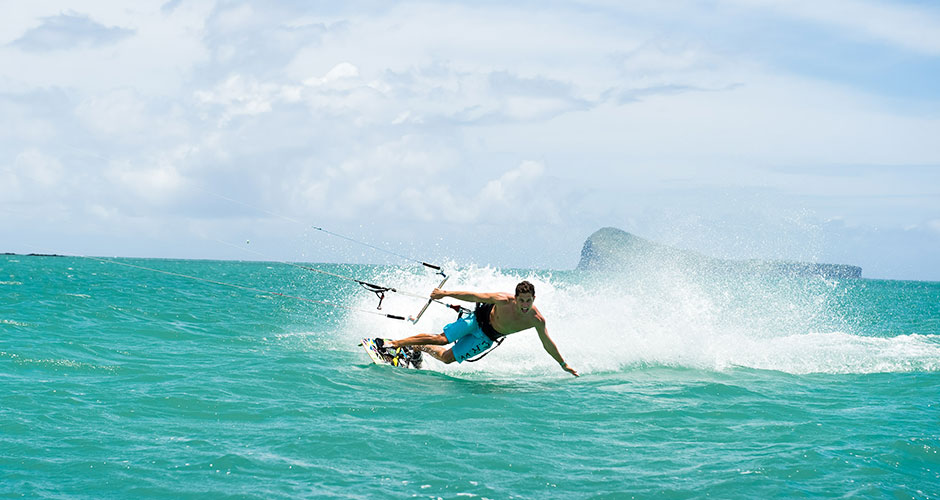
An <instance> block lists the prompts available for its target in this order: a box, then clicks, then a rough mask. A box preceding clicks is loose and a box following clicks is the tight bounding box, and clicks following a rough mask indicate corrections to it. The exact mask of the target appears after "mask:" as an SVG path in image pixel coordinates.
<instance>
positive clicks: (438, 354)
mask: <svg viewBox="0 0 940 500" xmlns="http://www.w3.org/2000/svg"><path fill="white" fill-rule="evenodd" d="M415 349H418V350H420V351H424V352H426V353H428V354H430V355H431V356H434V358H435V359H437V360H438V361H440V362H442V363H444V364H447V365H449V364H451V363H453V362H454V361H456V360H455V359H454V350H453V349H444V348H443V347H440V346H436V345H421V346H418V347H415Z"/></svg>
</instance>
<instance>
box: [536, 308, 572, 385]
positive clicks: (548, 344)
mask: <svg viewBox="0 0 940 500" xmlns="http://www.w3.org/2000/svg"><path fill="white" fill-rule="evenodd" d="M535 331H537V332H539V340H541V341H542V347H543V348H544V349H545V352H547V353H548V355H549V356H551V357H553V358H555V361H557V362H558V364H559V365H561V369H562V370H564V371H566V372H568V373H570V374H572V375H574V376H575V377H577V376H579V375H578V372H577V371H576V370H575V369H574V368H572V367H570V366H568V363H565V360H564V359H562V357H561V354H560V353H559V352H558V347H556V346H555V342H552V338H551V337H549V336H548V327H546V326H545V322H544V321H540V322H538V323H537V324H536V325H535Z"/></svg>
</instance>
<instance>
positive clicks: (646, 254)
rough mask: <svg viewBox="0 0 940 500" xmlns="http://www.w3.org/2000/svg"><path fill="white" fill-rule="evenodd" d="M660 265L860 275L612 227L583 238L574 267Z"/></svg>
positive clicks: (827, 275)
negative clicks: (690, 246) (722, 254)
mask: <svg viewBox="0 0 940 500" xmlns="http://www.w3.org/2000/svg"><path fill="white" fill-rule="evenodd" d="M662 266H681V267H684V268H694V269H707V270H708V271H710V272H735V273H756V274H780V275H788V276H821V277H824V278H830V279H832V278H836V279H844V278H861V277H862V268H861V267H858V266H850V265H844V264H816V263H812V262H797V261H774V260H757V259H749V260H727V259H716V258H714V257H708V256H706V255H703V254H700V253H697V252H692V251H688V250H680V249H678V248H673V247H670V246H668V245H663V244H660V243H656V242H653V241H650V240H647V239H643V238H640V237H639V236H636V235H633V234H630V233H628V232H626V231H623V230H620V229H617V228H613V227H605V228H602V229H599V230H598V231H596V232H595V233H594V234H592V235H591V236H590V237H589V238H588V239H587V240H586V241H585V242H584V247H583V248H582V249H581V261H580V262H578V267H577V269H578V270H580V271H618V270H621V271H627V270H630V269H648V268H651V267H662Z"/></svg>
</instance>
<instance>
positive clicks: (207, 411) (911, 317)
mask: <svg viewBox="0 0 940 500" xmlns="http://www.w3.org/2000/svg"><path fill="white" fill-rule="evenodd" d="M122 264H130V265H133V266H138V267H129V266H128V265H122ZM311 266H314V267H316V268H318V269H321V270H325V271H329V272H332V273H335V274H340V275H347V276H355V277H358V278H361V279H366V280H369V281H371V282H374V283H378V284H383V285H387V286H393V287H396V288H398V289H400V290H406V291H408V292H411V293H414V294H416V295H426V294H428V293H429V292H430V290H431V289H432V288H434V286H435V285H437V283H438V281H439V279H440V278H439V277H436V276H434V274H433V273H432V272H430V271H427V270H425V269H423V268H419V267H413V268H412V267H407V266H405V267H396V266H363V265H341V264H311ZM446 267H447V268H448V270H449V271H450V280H449V281H448V284H447V286H446V287H445V288H450V289H467V290H489V291H497V290H500V291H511V290H512V289H513V286H514V285H515V283H516V282H518V281H519V280H521V279H528V280H530V281H532V282H533V283H535V285H536V292H537V293H536V296H537V299H536V306H537V307H539V309H540V310H541V311H542V313H543V314H544V315H545V316H546V318H547V319H548V328H549V334H550V335H551V336H552V338H553V339H554V340H555V342H556V344H557V345H558V347H559V350H560V351H561V353H562V355H563V356H564V357H565V359H566V360H567V361H568V362H569V363H570V364H571V365H572V366H573V367H574V368H576V369H577V370H579V371H580V372H581V374H582V376H581V377H580V378H574V377H572V376H570V375H568V374H566V373H565V372H563V371H562V370H561V369H559V368H558V366H557V365H556V364H555V363H554V362H553V360H552V359H551V358H550V357H549V356H548V354H546V353H545V352H544V351H543V350H542V348H541V344H540V343H539V341H538V337H537V335H536V334H535V333H534V332H524V333H520V334H518V335H513V336H511V337H508V338H507V340H506V341H505V343H504V344H503V346H501V347H499V348H498V349H497V350H495V351H493V352H492V353H491V354H490V355H489V356H488V357H486V358H485V359H483V360H481V361H480V362H477V363H464V364H459V365H458V364H453V365H443V364H440V363H437V362H435V361H433V360H428V361H426V366H425V369H423V370H420V371H409V370H401V369H395V368H392V367H387V366H377V365H372V364H370V362H369V359H368V357H367V356H366V354H365V352H364V351H363V350H362V349H361V348H360V347H358V346H357V343H358V341H359V339H360V338H361V337H373V336H379V337H391V338H397V337H402V336H406V335H411V334H414V333H423V332H435V333H436V332H439V331H440V330H441V327H442V326H443V325H444V324H446V323H447V322H449V321H451V320H453V319H454V316H455V315H454V313H453V312H452V311H450V310H448V309H446V308H444V307H441V306H439V305H437V304H432V306H431V307H430V308H429V309H428V312H427V313H426V314H425V316H424V317H423V318H422V319H421V320H420V321H419V322H418V324H417V325H413V324H411V323H407V322H404V321H394V320H390V319H387V318H384V317H382V316H379V315H376V314H371V313H372V312H376V309H375V308H376V305H377V303H378V300H377V298H376V296H375V295H374V294H372V293H369V292H367V291H365V290H363V289H362V288H361V287H359V286H358V285H356V284H354V283H350V282H348V281H344V280H341V279H337V278H334V277H331V276H328V275H323V274H319V273H314V272H310V271H306V270H303V269H299V268H297V267H293V266H289V265H285V264H283V263H276V262H237V261H194V260H158V259H107V260H97V259H91V258H82V257H38V256H16V255H7V256H0V498H20V497H23V498H52V499H86V498H87V499H101V498H104V499H107V498H157V499H161V498H166V499H187V498H200V499H202V498H214V499H215V498H218V499H225V498H233V499H234V498H244V499H252V498H257V499H272V498H273V499H288V498H290V499H295V498H362V499H365V498H491V499H503V498H532V499H540V498H598V499H600V498H610V499H620V498H705V497H710V498H822V497H825V498H899V499H900V498H915V499H927V498H938V497H940V283H929V282H910V281H908V282H901V281H879V280H869V279H854V280H830V279H823V278H818V277H816V278H814V277H785V276H778V277H769V276H764V277H751V278H747V277H738V278H735V279H731V278H728V277H725V278H720V277H714V276H713V277H711V278H709V277H706V275H695V276H692V275H687V274H684V273H678V272H676V273H670V272H655V273H648V274H644V273H642V272H639V273H637V272H633V273H629V274H623V275H610V274H606V275H605V274H597V273H595V274H589V273H581V272H577V271H529V270H505V269H493V268H490V267H475V266H461V265H458V264H455V263H451V264H450V265H448V266H446ZM154 270H160V271H163V272H156V271H154ZM167 273H175V274H167ZM194 278H201V279H204V280H211V282H210V281H202V280H200V279H194ZM223 283H224V284H223ZM229 285H238V286H241V287H243V288H236V287H233V286H229ZM263 291H274V292H279V293H283V294H287V295H292V296H297V297H304V298H309V299H312V300H317V301H325V302H332V303H336V304H338V305H340V306H343V307H332V306H328V305H324V304H320V303H316V302H310V301H303V300H297V299H295V298H290V297H284V296H278V295H272V294H269V293H264V292H263ZM422 305H423V304H422V300H420V299H417V298H414V297H411V296H407V295H402V294H396V293H388V294H387V297H386V299H385V301H384V302H383V304H382V311H380V312H387V313H391V314H401V315H411V314H415V313H416V312H417V311H418V310H419V309H420V308H421V306H422ZM350 308H351V309H350Z"/></svg>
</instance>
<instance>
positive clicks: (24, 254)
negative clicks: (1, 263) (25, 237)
mask: <svg viewBox="0 0 940 500" xmlns="http://www.w3.org/2000/svg"><path fill="white" fill-rule="evenodd" d="M0 255H17V256H19V257H65V256H64V255H59V254H57V253H15V252H3V253H2V254H0Z"/></svg>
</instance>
